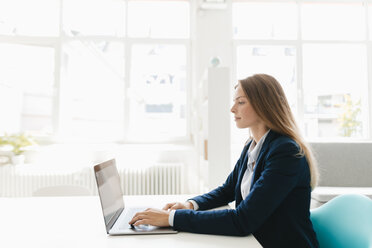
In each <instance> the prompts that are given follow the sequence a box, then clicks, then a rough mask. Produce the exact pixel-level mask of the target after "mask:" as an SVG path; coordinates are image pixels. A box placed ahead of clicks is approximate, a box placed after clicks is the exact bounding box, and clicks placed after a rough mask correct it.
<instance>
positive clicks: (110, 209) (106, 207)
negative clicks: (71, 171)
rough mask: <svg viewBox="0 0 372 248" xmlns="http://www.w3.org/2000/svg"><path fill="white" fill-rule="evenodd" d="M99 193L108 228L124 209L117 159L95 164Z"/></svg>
mask: <svg viewBox="0 0 372 248" xmlns="http://www.w3.org/2000/svg"><path fill="white" fill-rule="evenodd" d="M94 172H95V177H96V181H97V187H98V194H99V196H100V199H101V206H102V211H103V216H104V219H105V224H106V228H108V226H109V225H110V224H111V225H112V224H113V223H111V222H112V221H113V218H114V217H115V216H116V218H117V216H118V214H120V213H121V211H122V210H123V209H124V201H123V193H122V191H121V187H120V178H119V173H118V170H117V168H116V163H115V159H111V160H108V161H106V162H103V163H100V164H97V165H96V166H94Z"/></svg>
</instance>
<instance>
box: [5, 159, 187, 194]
mask: <svg viewBox="0 0 372 248" xmlns="http://www.w3.org/2000/svg"><path fill="white" fill-rule="evenodd" d="M182 170H183V164H181V163H162V164H155V165H152V166H149V167H144V168H119V169H118V171H119V175H120V179H121V188H122V191H123V194H124V195H155V194H156V195H164V194H181V193H182V192H183V179H182V177H181V174H182ZM59 185H76V186H82V187H84V188H87V189H89V190H90V192H91V194H92V195H96V194H97V186H96V181H95V178H94V173H93V168H85V169H83V170H81V171H79V172H75V173H72V172H71V173H63V172H58V173H51V172H40V171H39V172H37V171H33V170H32V169H27V170H25V171H22V170H16V169H15V167H14V166H12V165H7V166H1V167H0V196H5V197H28V196H32V195H33V193H34V192H35V191H36V190H38V189H41V188H45V187H50V186H59Z"/></svg>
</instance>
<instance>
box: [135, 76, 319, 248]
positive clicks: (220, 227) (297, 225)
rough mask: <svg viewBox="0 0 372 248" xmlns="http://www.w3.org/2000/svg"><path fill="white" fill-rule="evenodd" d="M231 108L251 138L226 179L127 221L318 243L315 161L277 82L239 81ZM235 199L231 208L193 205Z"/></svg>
mask: <svg viewBox="0 0 372 248" xmlns="http://www.w3.org/2000/svg"><path fill="white" fill-rule="evenodd" d="M231 112H232V113H233V114H234V116H235V121H236V126H237V127H238V128H249V129H250V131H251V135H252V139H251V140H250V141H249V142H248V143H247V144H246V145H245V147H244V149H243V152H242V154H241V156H240V158H239V160H238V162H237V163H236V165H235V168H234V170H233V171H232V172H231V174H230V175H229V176H228V178H227V180H226V182H225V183H224V184H223V185H222V186H220V187H218V188H216V189H215V190H213V191H211V192H209V193H207V194H204V195H201V196H197V197H195V198H193V199H190V200H189V201H187V202H185V203H169V204H167V205H166V206H165V207H164V208H163V210H156V209H148V210H146V211H144V212H140V213H137V214H136V215H135V216H134V217H133V219H132V220H131V222H130V224H134V225H140V224H151V225H155V226H169V225H171V226H173V228H174V229H176V230H180V231H186V232H194V233H206V234H221V235H237V236H244V235H248V234H251V233H252V234H253V235H254V236H255V238H256V239H257V240H258V241H259V242H260V243H261V245H262V246H263V247H286V248H289V247H294V248H306V247H319V244H318V241H317V239H316V235H315V232H314V230H313V226H312V223H311V221H310V211H309V209H310V194H311V190H312V188H314V187H315V185H316V181H317V170H316V164H315V160H314V158H313V155H312V153H311V151H310V149H309V147H308V145H307V144H306V143H305V141H304V140H303V139H302V138H301V135H300V132H299V129H298V127H297V125H296V122H295V119H294V118H293V115H292V112H291V109H290V107H289V105H288V102H287V99H286V97H285V94H284V91H283V89H282V87H281V86H280V84H279V83H278V82H277V81H276V80H275V78H273V77H271V76H269V75H265V74H257V75H253V76H251V77H248V78H246V79H244V80H240V81H239V84H238V85H237V86H236V88H235V97H234V105H233V106H232V108H231ZM234 200H235V201H236V202H235V204H236V209H226V210H215V211H195V210H207V209H212V208H216V207H219V206H223V205H226V204H228V203H229V202H232V201H234ZM168 210H171V211H168Z"/></svg>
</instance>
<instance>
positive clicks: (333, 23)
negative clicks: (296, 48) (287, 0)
mask: <svg viewBox="0 0 372 248" xmlns="http://www.w3.org/2000/svg"><path fill="white" fill-rule="evenodd" d="M330 13H331V14H330ZM364 13H365V11H364V8H363V4H362V3H337V4H333V3H303V5H302V38H303V39H306V40H316V39H318V40H337V39H341V40H361V39H364V38H365V14H364Z"/></svg>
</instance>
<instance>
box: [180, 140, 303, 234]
mask: <svg viewBox="0 0 372 248" xmlns="http://www.w3.org/2000/svg"><path fill="white" fill-rule="evenodd" d="M273 143H274V142H273ZM272 145H273V146H271V148H270V151H268V153H267V154H266V156H265V158H266V159H265V161H263V162H264V163H265V164H264V169H263V172H262V174H261V176H260V178H259V179H258V180H257V181H256V182H255V184H254V185H253V188H252V189H251V192H250V194H249V195H248V196H247V197H246V198H245V200H244V201H242V202H241V203H240V204H239V206H238V207H237V208H236V209H227V210H215V211H192V210H176V213H175V218H174V228H175V229H176V230H179V231H187V232H194V233H204V234H220V235H232V236H245V235H248V234H250V233H252V232H254V231H256V230H257V229H258V228H259V227H260V226H261V225H262V224H263V223H264V222H265V220H266V219H268V217H269V216H270V215H271V214H272V213H273V212H274V211H275V209H276V208H278V206H279V205H280V204H281V202H282V201H283V200H284V199H285V198H286V196H287V195H288V194H289V193H290V191H291V190H292V189H293V188H294V187H295V186H296V184H297V182H298V180H299V178H300V177H301V174H302V173H303V171H304V166H301V165H302V164H303V162H301V159H305V158H301V157H298V156H297V153H298V147H297V145H295V144H294V143H293V142H291V143H287V144H281V145H277V146H275V145H274V144H272Z"/></svg>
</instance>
